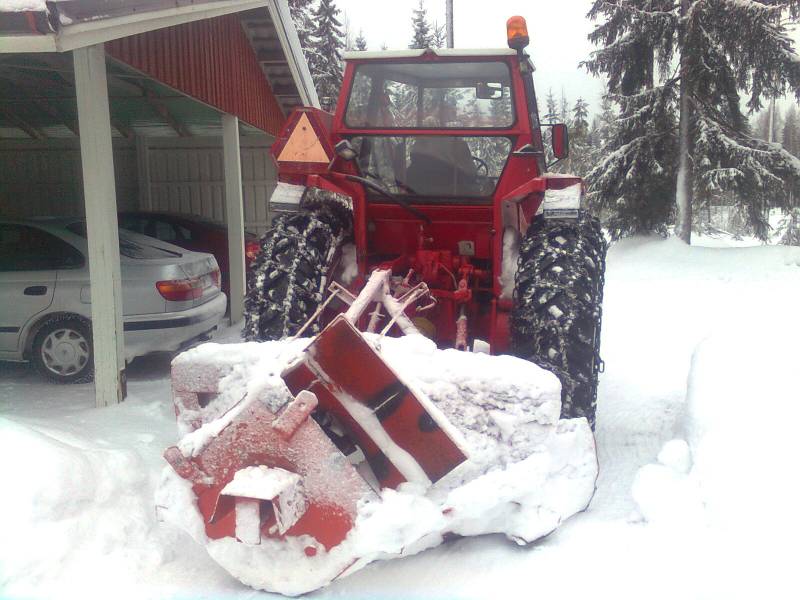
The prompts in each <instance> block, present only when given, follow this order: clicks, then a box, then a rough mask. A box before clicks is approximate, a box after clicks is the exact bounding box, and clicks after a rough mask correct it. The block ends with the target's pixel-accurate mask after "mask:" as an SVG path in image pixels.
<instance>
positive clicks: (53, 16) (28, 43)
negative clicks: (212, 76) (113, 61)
mask: <svg viewBox="0 0 800 600" xmlns="http://www.w3.org/2000/svg"><path fill="white" fill-rule="evenodd" d="M231 13H238V14H239V19H240V21H241V24H242V27H243V29H244V31H245V33H246V35H247V38H248V40H249V42H250V45H251V47H252V49H253V52H254V54H255V55H256V57H257V58H258V62H259V65H260V66H261V70H262V71H263V73H264V76H265V78H266V79H267V81H268V82H269V84H270V87H271V88H272V90H273V91H274V93H275V96H276V99H277V100H278V102H279V104H280V106H281V108H282V110H283V112H284V114H288V112H289V111H290V110H291V109H292V108H293V107H295V106H298V105H303V104H305V105H310V106H318V105H319V100H318V98H317V94H316V90H315V89H314V84H313V82H312V80H311V75H310V72H309V70H308V65H307V64H306V61H305V58H304V56H303V51H302V49H301V48H300V43H299V40H298V38H297V33H296V32H295V30H294V26H293V24H292V19H291V15H290V13H289V9H288V6H287V4H286V0H47V1H44V0H0V55H2V54H3V53H19V52H36V53H39V52H43V53H44V52H49V53H53V52H65V51H68V50H72V49H75V48H79V47H83V46H87V45H92V44H97V43H102V42H108V41H112V40H117V39H121V38H124V37H128V36H131V35H136V34H139V33H144V32H147V31H153V30H156V29H162V28H166V27H170V26H174V25H179V24H182V23H188V22H191V21H196V20H202V19H209V18H214V17H217V16H221V15H224V14H231Z"/></svg>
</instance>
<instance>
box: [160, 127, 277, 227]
mask: <svg viewBox="0 0 800 600" xmlns="http://www.w3.org/2000/svg"><path fill="white" fill-rule="evenodd" d="M147 153H148V157H149V162H150V202H151V210H153V211H165V212H174V213H184V214H191V215H200V216H203V217H206V218H209V219H213V220H214V221H218V222H220V223H224V222H225V176H224V173H223V167H222V148H221V147H218V146H210V145H208V146H203V147H196V148H190V147H186V145H185V144H184V145H176V146H175V147H171V146H169V145H168V144H166V143H160V144H159V145H158V146H155V147H150V148H149V149H148V152H147ZM241 158H242V190H243V193H244V223H245V229H246V230H247V231H250V232H251V233H257V234H261V233H263V232H264V231H265V230H266V229H267V228H268V227H269V213H268V203H269V198H270V196H271V195H272V191H273V190H274V189H275V184H276V178H275V167H274V165H273V163H272V159H271V158H270V156H269V146H268V145H266V144H265V145H263V146H255V147H244V148H242V149H241Z"/></svg>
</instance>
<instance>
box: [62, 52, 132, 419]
mask: <svg viewBox="0 0 800 600" xmlns="http://www.w3.org/2000/svg"><path fill="white" fill-rule="evenodd" d="M73 59H74V62H75V88H76V90H77V96H78V125H79V128H80V133H81V135H80V145H81V163H82V165H83V194H84V203H85V206H86V237H87V240H88V245H89V276H90V283H91V290H92V346H93V354H94V385H95V400H96V403H97V406H98V407H101V406H107V405H109V404H116V403H118V402H121V401H122V400H123V399H124V397H125V374H124V368H125V362H124V358H123V341H124V340H123V329H122V285H121V283H120V267H119V232H118V231H117V195H116V187H115V183H114V155H113V149H112V145H111V115H110V113H109V107H108V83H107V80H106V53H105V49H104V48H103V45H102V44H98V45H96V46H90V47H87V48H79V49H77V50H73Z"/></svg>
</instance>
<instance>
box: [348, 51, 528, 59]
mask: <svg viewBox="0 0 800 600" xmlns="http://www.w3.org/2000/svg"><path fill="white" fill-rule="evenodd" d="M426 52H432V53H434V54H435V55H436V56H442V57H445V56H446V57H462V56H463V57H470V56H514V55H516V54H517V51H516V50H512V49H511V48H475V49H464V48H428V49H419V50H418V49H413V50H385V51H380V52H373V51H370V50H367V51H365V52H345V53H343V54H342V58H343V59H344V60H379V59H382V58H384V59H385V58H419V57H420V56H422V55H423V54H425V53H426Z"/></svg>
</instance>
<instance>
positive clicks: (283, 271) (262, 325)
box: [243, 205, 352, 341]
mask: <svg viewBox="0 0 800 600" xmlns="http://www.w3.org/2000/svg"><path fill="white" fill-rule="evenodd" d="M351 228H352V218H351V216H350V214H349V213H348V212H347V211H345V210H343V209H342V208H341V207H340V206H338V205H331V206H322V205H318V206H315V207H314V208H312V209H309V210H303V211H301V212H299V213H295V214H289V215H283V216H281V217H278V218H277V219H276V220H275V221H274V223H273V226H272V228H271V229H270V230H269V231H267V232H266V233H265V234H264V235H263V237H262V238H261V241H260V246H261V249H260V251H259V254H258V256H257V257H256V260H255V263H254V264H253V268H252V270H251V272H250V274H249V275H248V282H247V283H248V285H247V296H246V299H245V327H244V331H243V336H244V337H245V339H247V340H248V341H265V340H275V339H283V338H285V337H289V336H291V335H293V334H294V333H295V332H296V331H297V329H298V328H299V327H301V326H302V325H303V324H304V323H305V321H306V320H307V319H308V318H309V317H310V316H311V314H312V313H313V312H314V311H315V310H316V308H317V306H318V304H319V303H320V302H321V301H322V297H323V294H324V290H325V287H326V286H327V278H328V275H329V272H330V269H331V267H332V263H333V258H334V256H335V254H336V252H337V250H338V249H339V248H340V247H341V244H342V242H343V241H344V239H345V238H346V237H347V236H348V235H349V234H350V231H351ZM318 331H319V325H318V324H317V323H314V324H312V327H311V328H310V331H309V333H310V334H314V333H317V332H318Z"/></svg>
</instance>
